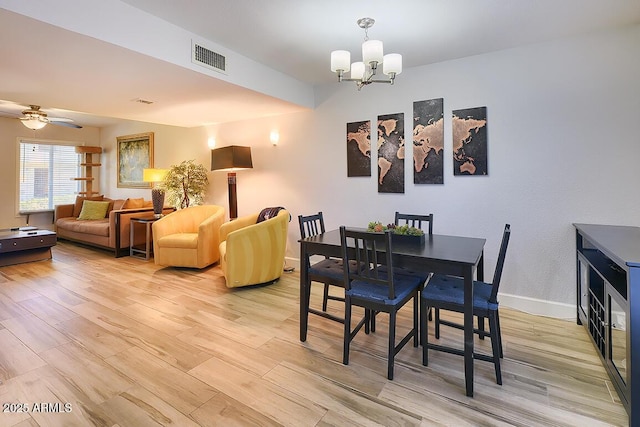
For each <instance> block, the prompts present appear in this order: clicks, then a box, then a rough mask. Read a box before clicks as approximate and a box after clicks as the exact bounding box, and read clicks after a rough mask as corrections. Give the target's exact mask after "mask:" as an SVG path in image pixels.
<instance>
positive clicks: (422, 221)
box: [371, 211, 433, 332]
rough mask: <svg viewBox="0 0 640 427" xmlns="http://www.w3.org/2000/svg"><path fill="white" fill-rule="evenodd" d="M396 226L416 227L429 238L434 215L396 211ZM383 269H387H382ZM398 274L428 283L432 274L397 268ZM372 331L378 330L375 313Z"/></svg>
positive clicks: (431, 232)
mask: <svg viewBox="0 0 640 427" xmlns="http://www.w3.org/2000/svg"><path fill="white" fill-rule="evenodd" d="M393 223H394V225H395V226H396V227H397V226H402V225H407V226H409V227H415V228H418V229H420V230H422V231H423V232H424V233H425V234H428V235H429V236H430V235H432V234H433V214H432V213H430V214H428V215H424V214H406V213H401V212H398V211H396V213H395V218H394V222H393ZM382 268H383V269H384V268H385V267H382ZM396 272H398V273H404V274H409V275H417V276H422V278H423V280H422V282H423V283H424V282H426V280H427V279H428V278H429V276H430V275H431V273H429V272H424V271H416V270H414V269H410V268H403V267H396ZM429 320H431V311H429ZM371 329H372V330H373V331H374V332H375V330H376V313H373V315H372V316H371Z"/></svg>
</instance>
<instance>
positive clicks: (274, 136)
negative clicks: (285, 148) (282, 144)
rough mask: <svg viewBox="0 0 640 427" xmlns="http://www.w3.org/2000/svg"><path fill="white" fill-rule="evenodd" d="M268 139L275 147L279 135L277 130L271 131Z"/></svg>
mask: <svg viewBox="0 0 640 427" xmlns="http://www.w3.org/2000/svg"><path fill="white" fill-rule="evenodd" d="M269 139H270V140H271V144H273V146H274V147H275V146H276V145H278V142H279V141H280V134H279V133H278V131H277V130H272V131H271V135H269Z"/></svg>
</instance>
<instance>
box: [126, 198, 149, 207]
mask: <svg viewBox="0 0 640 427" xmlns="http://www.w3.org/2000/svg"><path fill="white" fill-rule="evenodd" d="M143 207H144V198H143V197H140V198H139V199H132V198H128V199H127V200H126V201H125V202H124V206H123V207H122V209H140V208H143Z"/></svg>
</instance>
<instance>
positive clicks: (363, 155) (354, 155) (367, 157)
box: [347, 120, 371, 176]
mask: <svg viewBox="0 0 640 427" xmlns="http://www.w3.org/2000/svg"><path fill="white" fill-rule="evenodd" d="M347 176H371V121H368V120H367V121H364V122H353V123H347Z"/></svg>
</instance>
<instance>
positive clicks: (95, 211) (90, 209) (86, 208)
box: [78, 200, 109, 220]
mask: <svg viewBox="0 0 640 427" xmlns="http://www.w3.org/2000/svg"><path fill="white" fill-rule="evenodd" d="M107 209H109V202H100V201H96V200H85V201H84V203H83V204H82V210H81V211H80V215H78V219H79V220H81V219H103V218H104V217H105V216H106V215H107Z"/></svg>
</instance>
